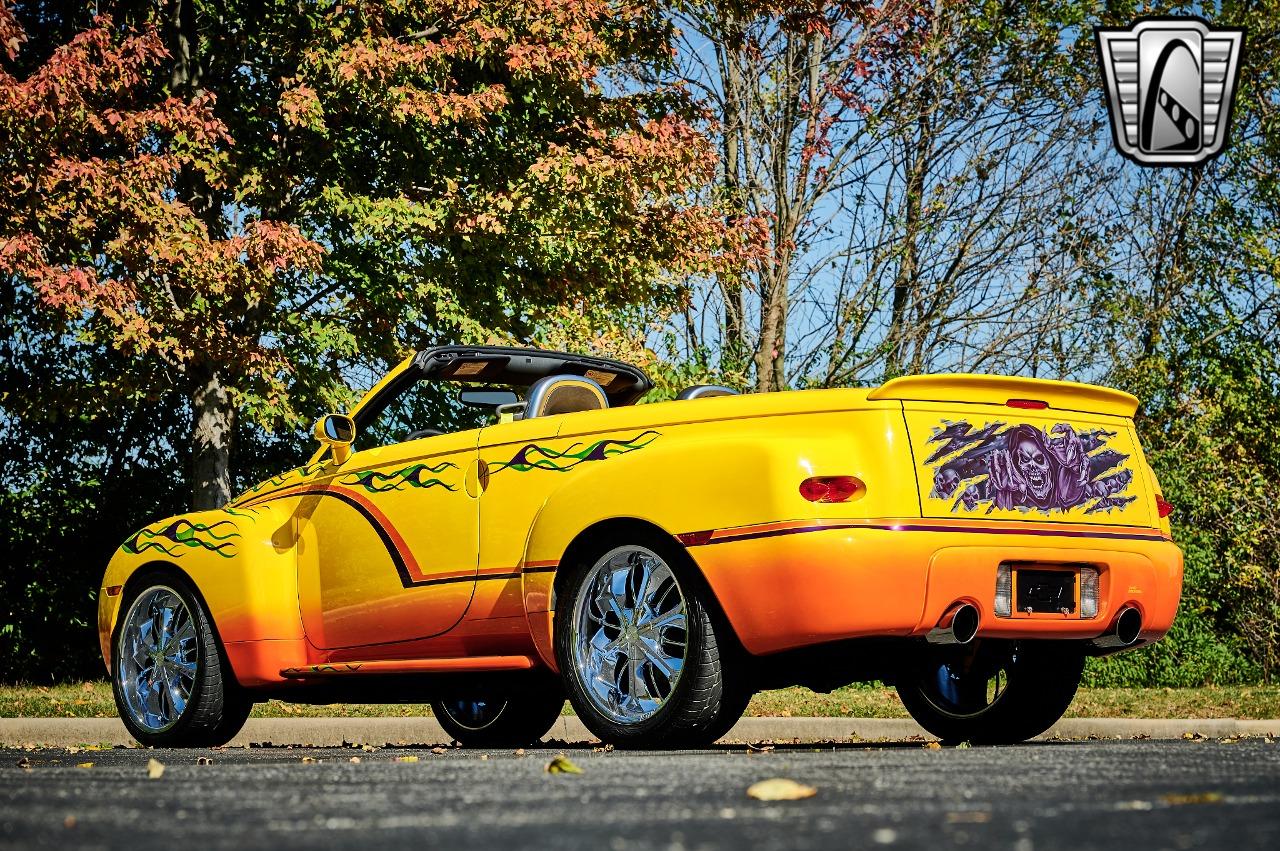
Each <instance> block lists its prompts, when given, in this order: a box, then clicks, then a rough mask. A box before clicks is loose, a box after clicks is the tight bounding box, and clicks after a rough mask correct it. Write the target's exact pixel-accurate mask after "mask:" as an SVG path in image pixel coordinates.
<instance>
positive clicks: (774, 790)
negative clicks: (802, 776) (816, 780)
mask: <svg viewBox="0 0 1280 851" xmlns="http://www.w3.org/2000/svg"><path fill="white" fill-rule="evenodd" d="M816 794H818V790H817V789H815V788H813V787H812V786H805V785H804V784H803V783H797V782H796V781H794V780H788V779H787V778H785V777H774V778H771V779H769V780H761V781H760V782H759V783H753V784H752V785H751V786H750V787H749V788H748V789H747V795H748V796H749V797H752V798H755V799H756V800H757V801H798V800H800V799H801V798H812V797H813V796H814V795H816Z"/></svg>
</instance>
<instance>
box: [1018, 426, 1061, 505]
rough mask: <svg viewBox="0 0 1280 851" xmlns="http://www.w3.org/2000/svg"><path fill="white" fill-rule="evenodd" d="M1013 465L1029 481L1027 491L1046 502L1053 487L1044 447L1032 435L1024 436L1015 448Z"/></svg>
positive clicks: (1036, 498)
mask: <svg viewBox="0 0 1280 851" xmlns="http://www.w3.org/2000/svg"><path fill="white" fill-rule="evenodd" d="M1013 466H1014V468H1016V469H1017V471H1018V472H1019V473H1020V474H1021V475H1022V480H1023V481H1025V482H1026V483H1027V493H1028V494H1030V495H1031V497H1032V498H1033V499H1035V500H1036V501H1037V502H1044V501H1045V500H1046V499H1047V498H1048V496H1049V490H1050V488H1051V487H1052V479H1051V478H1050V470H1049V458H1048V456H1047V455H1045V452H1044V449H1043V448H1042V447H1041V446H1040V445H1039V444H1038V443H1037V442H1036V441H1035V440H1032V439H1031V438H1030V437H1023V438H1022V439H1020V440H1019V441H1018V442H1017V444H1016V445H1015V446H1014V448H1013Z"/></svg>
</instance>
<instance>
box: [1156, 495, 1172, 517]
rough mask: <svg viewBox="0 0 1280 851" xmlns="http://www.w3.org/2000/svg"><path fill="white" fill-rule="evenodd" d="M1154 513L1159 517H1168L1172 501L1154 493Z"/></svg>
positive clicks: (1170, 512)
mask: <svg viewBox="0 0 1280 851" xmlns="http://www.w3.org/2000/svg"><path fill="white" fill-rule="evenodd" d="M1156 513H1157V514H1159V515H1160V516H1161V517H1168V516H1169V515H1170V514H1172V513H1173V503H1172V502H1169V501H1168V500H1167V499H1165V498H1164V497H1163V496H1161V495H1160V494H1156Z"/></svg>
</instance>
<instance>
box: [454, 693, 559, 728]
mask: <svg viewBox="0 0 1280 851" xmlns="http://www.w3.org/2000/svg"><path fill="white" fill-rule="evenodd" d="M562 702H563V699H562ZM440 708H441V709H442V710H443V711H444V712H446V713H447V714H448V715H449V717H450V718H452V719H453V722H454V723H455V724H457V725H458V726H459V727H464V728H466V729H468V730H483V729H484V728H485V727H488V726H489V725H490V724H492V723H493V722H494V721H497V720H498V718H500V717H501V716H502V713H503V712H504V711H505V710H506V708H507V701H505V700H483V699H478V700H444V701H441V702H440Z"/></svg>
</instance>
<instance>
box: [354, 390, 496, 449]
mask: <svg viewBox="0 0 1280 851" xmlns="http://www.w3.org/2000/svg"><path fill="white" fill-rule="evenodd" d="M465 386H466V385H464V384H460V383H456V382H444V381H417V382H415V383H414V384H412V385H411V386H410V387H409V388H408V389H406V390H405V391H404V392H403V393H401V394H400V395H399V396H398V397H396V398H395V399H394V400H392V402H391V403H390V404H389V405H387V406H386V408H384V409H383V410H382V412H381V413H380V414H378V415H377V416H376V417H375V418H374V419H373V420H372V421H370V422H368V423H365V424H364V425H363V426H362V427H361V428H360V429H359V432H358V433H357V434H356V440H355V444H354V445H353V448H354V449H355V451H357V452H359V451H361V450H364V449H373V448H375V447H378V446H389V445H391V444H393V443H403V442H405V441H406V440H409V439H410V438H411V437H413V439H417V438H418V437H426V436H428V435H427V434H426V433H427V432H431V431H434V432H437V433H441V434H451V433H453V432H456V431H466V430H468V429H475V428H481V427H483V426H486V425H492V424H493V423H496V422H497V421H498V420H497V417H496V415H495V414H494V412H492V411H490V410H485V409H482V408H473V407H468V406H466V405H463V404H461V403H460V402H459V401H458V391H459V390H460V389H462V388H463V387H465Z"/></svg>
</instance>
